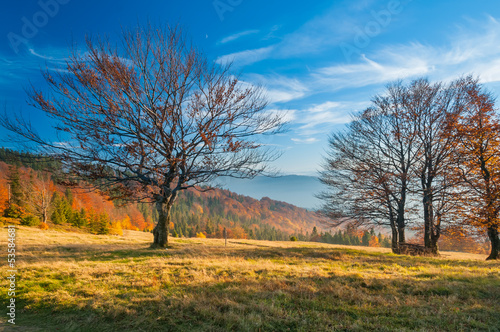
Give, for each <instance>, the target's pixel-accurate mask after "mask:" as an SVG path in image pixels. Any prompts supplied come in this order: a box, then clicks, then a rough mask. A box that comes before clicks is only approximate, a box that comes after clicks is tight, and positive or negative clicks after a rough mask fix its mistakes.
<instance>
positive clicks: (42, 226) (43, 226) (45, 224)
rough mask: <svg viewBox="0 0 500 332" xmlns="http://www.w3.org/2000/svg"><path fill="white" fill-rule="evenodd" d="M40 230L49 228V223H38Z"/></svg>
mask: <svg viewBox="0 0 500 332" xmlns="http://www.w3.org/2000/svg"><path fill="white" fill-rule="evenodd" d="M38 228H40V229H41V230H47V229H49V225H48V224H47V223H46V222H42V223H40V226H38Z"/></svg>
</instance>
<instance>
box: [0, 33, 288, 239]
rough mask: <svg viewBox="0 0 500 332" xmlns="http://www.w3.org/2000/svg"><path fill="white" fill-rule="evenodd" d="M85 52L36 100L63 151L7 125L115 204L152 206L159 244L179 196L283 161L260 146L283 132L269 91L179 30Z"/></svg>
mask: <svg viewBox="0 0 500 332" xmlns="http://www.w3.org/2000/svg"><path fill="white" fill-rule="evenodd" d="M86 48H87V50H86V53H83V55H82V54H81V53H78V52H77V51H76V50H74V51H73V53H72V55H71V57H70V58H69V59H68V61H67V64H66V68H64V69H65V70H61V71H58V72H53V71H52V72H51V71H48V70H47V71H45V72H44V77H45V80H46V82H47V83H48V85H49V87H50V92H42V91H40V90H38V89H36V88H35V87H33V88H32V89H31V90H30V93H29V98H30V101H31V104H32V105H33V106H35V107H37V108H38V109H40V110H42V111H43V112H45V114H47V115H48V116H49V117H51V118H52V119H53V120H54V121H55V122H54V123H55V124H54V129H55V130H56V132H57V133H58V134H60V135H61V136H62V137H64V139H65V143H64V144H60V140H61V139H58V140H57V142H56V141H53V140H47V139H44V138H42V137H41V136H39V135H38V134H37V133H36V132H35V131H34V130H33V128H32V126H31V124H30V123H29V122H27V121H25V120H23V119H21V118H19V117H17V118H11V117H8V116H7V115H5V116H4V117H3V119H2V121H1V124H2V125H3V126H4V127H5V128H7V129H8V130H10V131H11V132H13V133H15V134H16V135H17V137H21V138H23V139H27V140H28V141H29V142H34V143H36V144H37V145H38V146H39V147H41V148H43V152H45V153H47V154H50V155H51V156H54V157H55V158H57V159H58V160H60V161H61V162H62V163H63V164H64V166H65V167H66V169H69V170H71V171H72V172H73V174H75V175H76V176H78V177H80V178H85V179H87V180H91V183H92V185H93V186H94V187H96V188H101V189H102V188H106V189H108V190H107V193H108V194H109V195H111V197H121V198H127V199H130V200H132V199H133V200H139V201H148V202H152V203H154V204H155V205H156V210H157V211H158V222H157V224H156V226H155V228H154V230H153V234H154V244H153V246H155V247H165V246H167V244H168V229H167V228H168V225H169V224H170V210H171V208H172V205H173V204H174V201H175V199H176V197H177V195H178V193H179V191H181V190H184V189H187V188H191V187H195V186H197V185H200V184H203V183H207V182H210V181H212V180H213V179H214V178H216V177H218V176H233V177H240V178H248V177H254V176H255V175H257V174H259V173H262V172H264V171H265V170H266V169H267V162H268V161H271V160H274V159H275V158H277V157H278V155H277V154H276V153H275V152H273V151H270V150H269V149H267V150H266V149H265V147H263V144H261V143H259V142H258V137H259V136H260V135H263V134H273V133H277V132H278V131H280V130H281V128H282V125H283V122H282V117H281V116H280V115H279V114H269V113H266V112H265V107H266V99H265V96H264V95H263V93H262V90H261V89H260V88H258V87H254V86H250V85H248V84H242V83H241V82H240V81H239V79H238V77H235V76H233V75H232V74H231V73H230V65H223V66H219V65H216V64H214V63H211V62H209V61H208V60H207V59H206V58H205V56H204V55H203V54H202V53H200V52H199V51H197V50H196V49H195V48H194V47H192V46H191V45H190V44H189V43H188V42H187V41H186V39H185V36H184V35H183V33H182V32H181V30H180V29H179V28H177V27H174V28H172V27H165V28H164V27H154V26H151V25H148V26H145V27H138V28H137V29H135V30H132V31H123V34H122V43H121V45H120V46H119V47H115V46H112V45H111V44H110V43H109V42H108V41H107V40H105V39H98V40H97V41H94V40H92V39H91V38H87V40H86ZM110 189H112V190H110Z"/></svg>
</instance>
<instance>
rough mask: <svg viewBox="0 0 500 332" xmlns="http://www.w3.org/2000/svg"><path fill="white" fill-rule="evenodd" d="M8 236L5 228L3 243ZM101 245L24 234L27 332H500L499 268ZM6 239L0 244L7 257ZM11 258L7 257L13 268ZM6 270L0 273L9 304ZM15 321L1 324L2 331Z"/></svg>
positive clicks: (106, 239) (21, 314)
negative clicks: (59, 331)
mask: <svg viewBox="0 0 500 332" xmlns="http://www.w3.org/2000/svg"><path fill="white" fill-rule="evenodd" d="M5 233H6V231H5V229H4V232H3V234H5ZM151 238H152V235H151V234H150V233H144V232H135V231H125V232H124V236H106V235H104V236H101V235H91V234H76V233H67V232H58V231H54V230H48V231H44V232H40V230H38V229H35V228H29V227H18V229H17V230H16V241H17V248H16V249H17V251H16V253H17V254H18V256H17V257H16V258H17V260H16V262H18V263H16V264H17V265H16V269H17V279H16V306H17V307H16V308H17V311H16V315H17V316H16V327H17V328H18V330H23V331H24V330H26V331H57V330H67V331H68V330H70V331H166V330H168V331H259V330H260V331H336V330H341V331H374V330H378V331H415V330H418V331H471V330H481V331H488V330H489V331H496V330H497V329H498V326H500V314H499V313H500V304H499V302H498V298H500V278H499V275H500V265H499V264H498V262H493V261H489V262H485V261H483V260H484V257H485V256H484V255H472V254H456V253H444V254H445V256H444V257H443V258H423V257H408V256H400V255H394V254H390V253H388V249H384V248H362V247H344V246H335V245H328V244H319V243H305V242H291V241H288V242H278V241H272V242H271V241H255V240H230V241H229V244H228V246H227V247H224V241H223V240H219V239H172V248H170V249H168V250H151V249H149V244H150V242H151ZM6 245H7V244H6V236H2V237H1V238H0V246H2V247H4V248H5V247H6ZM6 254H7V253H6V251H5V250H4V251H2V253H1V254H0V256H1V257H0V259H2V260H3V261H6V259H7V257H6ZM6 277H7V270H6V269H2V270H1V272H0V278H1V279H0V300H1V301H2V303H6V301H8V300H9V297H8V295H7V289H8V285H7V283H8V280H7V278H6ZM7 318H8V317H7V316H6V315H2V317H1V318H0V322H2V323H3V322H6V319H7Z"/></svg>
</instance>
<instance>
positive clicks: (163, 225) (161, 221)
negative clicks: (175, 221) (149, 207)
mask: <svg viewBox="0 0 500 332" xmlns="http://www.w3.org/2000/svg"><path fill="white" fill-rule="evenodd" d="M171 207H172V205H171V204H168V203H165V201H163V200H162V201H157V202H156V211H157V212H158V222H157V223H156V226H155V228H154V229H153V235H154V241H153V244H152V245H151V247H152V248H166V247H167V246H168V228H169V226H170V208H171Z"/></svg>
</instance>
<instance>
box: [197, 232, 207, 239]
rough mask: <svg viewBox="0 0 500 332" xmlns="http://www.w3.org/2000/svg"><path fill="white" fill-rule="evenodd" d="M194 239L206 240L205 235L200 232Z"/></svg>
mask: <svg viewBox="0 0 500 332" xmlns="http://www.w3.org/2000/svg"><path fill="white" fill-rule="evenodd" d="M196 237H199V238H202V239H204V238H206V237H207V236H206V235H205V234H203V233H202V232H199V233H196Z"/></svg>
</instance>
